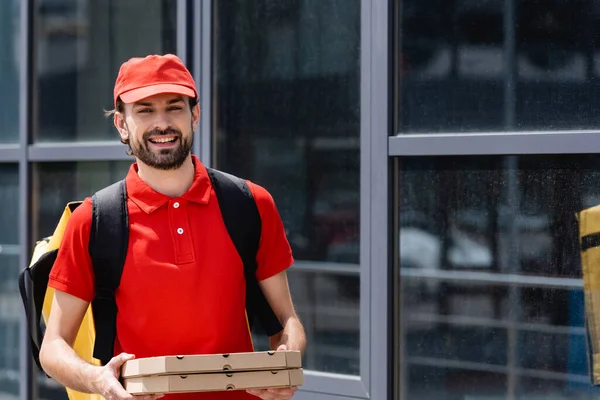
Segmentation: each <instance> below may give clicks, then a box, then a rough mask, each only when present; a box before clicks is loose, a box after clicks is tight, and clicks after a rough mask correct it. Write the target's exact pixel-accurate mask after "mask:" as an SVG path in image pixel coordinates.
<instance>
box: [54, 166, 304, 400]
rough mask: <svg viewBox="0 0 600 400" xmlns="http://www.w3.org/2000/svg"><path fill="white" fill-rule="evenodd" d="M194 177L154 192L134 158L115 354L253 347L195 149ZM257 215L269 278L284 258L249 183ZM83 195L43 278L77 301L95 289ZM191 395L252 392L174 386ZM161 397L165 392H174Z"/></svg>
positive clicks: (272, 217) (275, 227)
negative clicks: (175, 190) (179, 187)
mask: <svg viewBox="0 0 600 400" xmlns="http://www.w3.org/2000/svg"><path fill="white" fill-rule="evenodd" d="M193 162H194V165H195V168H196V172H195V177H194V182H193V184H192V186H191V187H190V189H189V190H188V191H187V192H186V193H185V194H183V195H182V196H181V197H177V198H171V197H168V196H165V195H163V194H160V193H158V192H156V191H154V190H153V189H152V188H150V187H149V186H148V185H147V184H146V183H144V182H143V181H142V180H141V179H140V177H139V176H138V174H137V164H135V163H134V164H132V166H131V168H130V170H129V173H128V174H127V177H126V184H127V194H128V198H127V206H128V210H129V222H130V236H129V246H128V251H127V259H126V261H125V267H124V270H123V275H122V278H121V284H120V286H119V288H118V290H117V291H116V301H117V306H118V309H119V313H118V315H117V335H118V336H117V340H116V343H115V355H117V354H119V353H121V352H127V353H130V354H134V355H135V356H136V357H138V358H141V357H151V356H159V355H177V354H209V353H233V352H244V351H252V350H253V347H252V341H251V336H250V334H249V332H248V328H247V324H246V318H245V308H244V303H245V279H244V268H243V264H242V261H241V259H240V257H239V256H238V253H237V251H236V249H235V247H234V245H233V243H232V242H231V240H230V238H229V235H228V233H227V229H226V228H225V225H224V223H223V220H222V218H221V213H220V209H219V204H218V202H217V198H216V195H215V192H214V190H213V188H212V185H211V182H210V178H209V177H208V174H207V172H206V169H205V168H204V166H203V165H202V164H201V163H200V161H199V160H198V159H197V158H196V157H195V156H193ZM248 184H249V187H250V189H251V191H252V194H253V195H254V198H255V200H256V203H257V206H258V210H259V213H260V216H261V219H262V235H261V239H260V247H259V250H258V256H257V263H258V270H257V276H258V279H259V280H264V279H266V278H269V277H271V276H273V275H275V274H277V273H279V272H281V271H283V270H285V269H286V268H288V267H289V266H290V265H291V264H292V262H293V258H292V254H291V249H290V246H289V243H288V241H287V238H286V236H285V232H284V227H283V224H282V222H281V219H280V217H279V213H278V211H277V208H276V206H275V203H274V201H273V199H272V197H271V196H270V194H269V193H268V192H267V191H266V190H265V189H263V188H262V187H260V186H258V185H255V184H253V183H251V182H248ZM91 215H92V205H91V198H87V199H85V201H84V202H83V204H81V205H80V206H79V207H78V208H77V209H76V210H75V211H74V212H73V215H72V216H71V218H70V219H69V222H68V224H67V227H66V229H65V232H64V237H63V240H62V243H61V247H60V249H59V251H58V256H57V259H56V263H55V265H54V267H53V269H52V272H51V274H50V281H49V285H50V286H51V287H53V288H55V289H56V290H61V291H64V292H67V293H69V294H71V295H74V296H77V297H79V298H81V299H83V300H85V301H88V302H91V301H92V299H93V298H94V276H93V270H92V265H91V260H90V255H89V253H88V242H89V235H90V227H91ZM172 396H174V397H178V398H180V397H185V398H197V399H246V398H248V399H250V398H251V399H256V397H254V396H250V395H249V394H247V393H246V392H245V391H233V392H217V393H194V394H185V395H172ZM172 396H169V397H172Z"/></svg>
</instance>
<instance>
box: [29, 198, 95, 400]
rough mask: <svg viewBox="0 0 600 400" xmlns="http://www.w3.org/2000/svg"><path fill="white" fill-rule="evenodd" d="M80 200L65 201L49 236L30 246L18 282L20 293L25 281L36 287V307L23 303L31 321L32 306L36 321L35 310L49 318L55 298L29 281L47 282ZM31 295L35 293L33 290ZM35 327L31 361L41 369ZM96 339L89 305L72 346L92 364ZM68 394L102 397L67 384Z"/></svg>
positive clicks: (89, 399) (78, 399) (79, 398)
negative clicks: (25, 263)
mask: <svg viewBox="0 0 600 400" xmlns="http://www.w3.org/2000/svg"><path fill="white" fill-rule="evenodd" d="M80 204H81V202H71V203H68V204H67V205H66V207H65V209H64V211H63V213H62V215H61V217H60V220H59V222H58V224H57V225H56V228H55V229H54V233H53V234H52V236H50V237H47V238H44V239H42V240H40V241H38V242H37V243H36V245H35V248H34V250H33V256H32V258H31V263H30V265H29V268H28V269H27V271H28V272H29V273H23V272H22V273H21V276H20V282H19V284H20V286H21V288H20V289H21V295H23V293H24V290H27V289H25V287H26V285H27V284H28V283H29V285H28V286H29V287H30V288H31V289H30V290H34V288H35V290H37V291H38V293H36V294H37V296H38V301H37V307H36V305H35V304H30V307H25V310H26V312H27V313H28V318H30V319H29V321H31V318H34V316H32V315H29V313H30V312H31V310H35V313H36V314H37V318H36V321H39V320H40V314H38V313H41V317H43V320H44V323H46V322H47V321H48V317H49V316H50V308H51V306H52V299H53V298H54V289H53V288H51V287H47V289H46V290H42V289H43V286H44V284H43V283H42V284H40V285H37V284H36V285H32V284H31V283H32V281H34V280H36V278H37V282H39V281H40V280H44V276H45V281H46V285H47V284H48V274H49V273H50V270H51V268H52V265H53V264H54V260H56V254H57V252H58V248H59V247H60V243H61V241H62V237H63V232H64V230H65V227H66V226H67V222H68V220H69V218H70V217H71V214H72V213H73V211H74V210H75V208H77V206H79V205H80ZM34 271H35V272H34ZM33 274H36V275H37V276H36V278H34V277H33ZM28 275H29V277H28ZM26 278H29V279H26ZM27 280H30V281H31V282H27ZM33 297H35V294H34V296H33ZM40 299H41V300H40ZM30 300H33V298H32V296H26V297H25V298H23V301H30ZM39 304H42V307H41V309H40V308H38V307H39ZM32 325H33V324H31V323H30V328H33V327H34V326H32ZM35 328H37V329H36V332H30V335H29V336H30V340H31V348H32V351H33V352H34V361H35V362H36V363H37V364H38V367H39V368H40V370H42V367H41V365H39V348H40V345H41V338H42V333H41V328H40V326H39V325H37V326H35ZM95 339H96V330H95V327H94V317H93V315H92V307H91V305H90V306H89V307H88V309H87V311H86V313H85V316H84V318H83V321H82V322H81V326H80V328H79V332H78V333H77V337H76V338H75V342H74V344H73V349H74V350H75V352H76V353H77V354H78V355H79V356H80V357H81V358H82V359H84V360H85V361H88V362H89V363H91V364H94V365H100V361H99V360H98V359H96V358H94V357H93V351H94V343H95ZM67 394H68V396H69V399H70V400H102V399H103V397H102V396H100V395H95V394H88V393H81V392H77V391H75V390H72V389H68V388H67Z"/></svg>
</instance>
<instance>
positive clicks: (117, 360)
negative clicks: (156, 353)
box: [107, 353, 135, 368]
mask: <svg viewBox="0 0 600 400" xmlns="http://www.w3.org/2000/svg"><path fill="white" fill-rule="evenodd" d="M134 358H135V356H134V355H133V354H128V353H121V354H119V355H118V356H116V357H113V358H112V359H111V360H110V361H109V362H108V364H107V365H110V366H111V367H114V368H119V367H120V366H121V365H123V364H125V362H127V361H129V360H133V359H134Z"/></svg>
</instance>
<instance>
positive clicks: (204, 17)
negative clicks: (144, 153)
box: [192, 0, 213, 165]
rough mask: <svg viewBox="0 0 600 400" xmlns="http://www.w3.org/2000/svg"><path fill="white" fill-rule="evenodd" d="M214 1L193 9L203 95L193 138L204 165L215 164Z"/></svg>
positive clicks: (198, 77)
mask: <svg viewBox="0 0 600 400" xmlns="http://www.w3.org/2000/svg"><path fill="white" fill-rule="evenodd" d="M212 10H213V6H212V1H210V0H208V1H202V2H200V3H199V4H198V3H197V4H196V6H195V7H194V10H193V12H194V51H193V54H194V70H193V72H192V73H193V75H194V79H195V80H196V85H197V86H198V87H197V90H198V93H199V96H200V126H199V128H198V132H197V133H196V135H195V136H194V153H195V154H197V155H198V157H199V158H200V160H201V161H202V163H204V164H205V165H212V161H213V160H212V157H211V154H212V151H211V150H212V143H213V132H212V129H211V127H212V120H213V115H212V80H213V74H212V39H213V35H212V32H213V30H212Z"/></svg>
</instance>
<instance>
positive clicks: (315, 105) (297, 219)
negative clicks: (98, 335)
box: [0, 0, 600, 400]
mask: <svg viewBox="0 0 600 400" xmlns="http://www.w3.org/2000/svg"><path fill="white" fill-rule="evenodd" d="M599 21H600V2H598V1H593V0H569V1H566V0H546V1H541V0H463V1H454V0H433V1H418V0H396V1H386V0H254V1H246V0H219V1H210V0H127V1H123V0H121V1H117V0H21V1H19V0H3V1H1V2H0V48H2V52H1V53H0V227H1V229H0V399H1V400H16V399H22V400H38V399H40V400H41V399H44V400H60V399H65V398H66V396H65V392H64V390H63V389H62V388H60V386H58V385H57V384H56V383H55V382H54V381H52V380H50V379H47V378H46V377H45V375H44V374H43V373H41V372H40V371H38V370H36V369H35V366H34V365H32V362H31V359H30V357H29V352H28V348H27V346H28V339H27V335H26V331H25V327H24V315H23V312H22V307H21V303H20V298H19V295H18V285H17V276H18V273H19V271H20V270H21V269H22V268H24V267H25V266H26V265H27V264H28V262H29V259H30V256H31V251H32V248H33V245H34V244H35V241H36V240H38V239H39V238H42V237H44V236H48V235H50V234H52V231H53V228H54V226H55V224H56V222H57V220H58V217H59V216H60V214H61V212H62V210H63V208H64V205H65V203H67V202H68V201H71V200H78V199H82V198H84V197H86V196H90V195H91V194H92V193H93V192H94V191H95V190H97V189H99V188H101V187H103V186H106V185H108V184H109V183H112V182H114V181H116V180H118V179H120V178H122V177H123V176H124V175H125V173H126V171H127V169H128V168H129V165H130V164H131V162H132V159H131V158H129V157H128V156H127V155H126V154H125V147H124V145H122V144H121V143H119V141H118V137H117V132H116V131H115V129H114V127H113V126H112V124H111V121H108V120H106V119H105V118H104V117H103V111H104V110H107V109H110V108H112V88H113V84H114V79H115V78H116V74H117V71H118V68H119V66H120V64H121V63H122V62H124V61H125V60H127V59H128V58H130V57H134V56H144V55H147V54H150V53H176V54H178V55H179V56H180V57H181V58H182V59H183V60H184V61H185V62H186V64H187V65H188V67H189V68H190V70H191V71H192V72H193V74H194V76H195V78H196V80H197V83H198V87H199V91H200V93H201V99H200V101H201V109H202V124H201V127H200V129H199V132H197V134H196V136H195V142H194V152H195V153H196V154H197V155H198V156H199V157H200V158H201V159H202V160H203V162H204V163H205V164H207V165H211V166H213V167H217V168H220V169H222V170H225V171H228V172H231V173H234V174H237V175H239V176H242V177H245V178H247V179H251V180H253V181H255V182H257V183H258V184H260V185H263V186H265V187H266V188H267V189H268V190H269V191H270V192H271V193H272V194H273V197H274V198H275V201H276V203H277V205H278V207H279V210H280V213H281V216H282V218H283V220H284V223H285V225H286V227H287V230H288V237H289V240H290V243H291V245H292V247H293V250H294V254H295V257H296V259H297V263H296V265H295V266H294V267H293V268H292V269H291V270H290V273H289V277H290V283H291V286H292V294H293V296H294V300H295V302H296V305H297V308H298V312H299V314H300V316H301V318H302V320H303V321H304V323H305V326H306V329H307V334H308V340H309V347H308V351H307V354H306V357H305V360H304V365H305V371H306V372H305V375H306V384H305V386H303V387H302V391H301V392H300V393H299V394H298V395H297V398H299V399H323V400H334V399H340V400H341V399H351V398H353V399H356V398H358V399H361V398H362V399H377V400H379V399H402V400H405V399H410V400H413V399H461V400H467V399H469V400H474V399H478V400H491V399H531V400H533V399H597V398H598V399H600V394H599V393H598V391H596V390H594V389H593V388H592V387H591V386H590V384H589V378H588V370H587V364H586V344H585V335H584V332H585V330H584V316H583V296H582V287H583V285H582V281H581V268H580V260H579V249H578V239H577V224H576V220H575V213H576V212H577V211H578V210H580V209H582V208H584V207H587V206H591V205H595V204H598V203H600V160H599V158H598V156H597V155H596V153H598V152H599V151H600V136H599V134H600V131H599V130H597V129H598V126H599V122H600V113H598V110H597V103H598V100H599V99H600V96H599V93H600V44H599V41H598V37H599V33H600V31H599V28H598V27H599V26H600V25H599V24H598V22H599ZM256 340H257V343H258V345H259V347H265V346H266V341H265V338H264V337H262V336H261V335H260V333H257V338H256Z"/></svg>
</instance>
